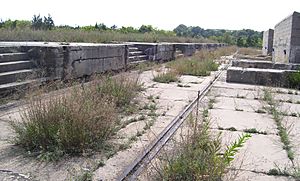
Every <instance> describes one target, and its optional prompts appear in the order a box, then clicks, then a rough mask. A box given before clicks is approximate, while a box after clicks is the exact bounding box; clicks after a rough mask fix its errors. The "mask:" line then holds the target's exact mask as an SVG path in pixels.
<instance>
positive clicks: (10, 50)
mask: <svg viewBox="0 0 300 181" xmlns="http://www.w3.org/2000/svg"><path fill="white" fill-rule="evenodd" d="M17 52H20V47H7V46H2V47H0V53H17Z"/></svg>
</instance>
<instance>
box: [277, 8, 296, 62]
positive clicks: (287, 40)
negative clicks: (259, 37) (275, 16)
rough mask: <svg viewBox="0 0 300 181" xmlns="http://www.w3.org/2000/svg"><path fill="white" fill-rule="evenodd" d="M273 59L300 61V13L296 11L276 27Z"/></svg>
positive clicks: (278, 60)
mask: <svg viewBox="0 0 300 181" xmlns="http://www.w3.org/2000/svg"><path fill="white" fill-rule="evenodd" d="M273 49H274V52H273V61H275V62H284V63H300V13H298V12H294V13H293V14H292V15H290V16H288V17H287V18H285V19H284V20H282V21H281V22H279V23H278V24H277V25H276V26H275V29H274V42H273Z"/></svg>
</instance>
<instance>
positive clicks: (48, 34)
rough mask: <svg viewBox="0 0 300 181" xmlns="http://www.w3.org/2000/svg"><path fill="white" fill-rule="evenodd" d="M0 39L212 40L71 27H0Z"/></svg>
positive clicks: (56, 40)
mask: <svg viewBox="0 0 300 181" xmlns="http://www.w3.org/2000/svg"><path fill="white" fill-rule="evenodd" d="M0 41H45V42H88V43H109V42H128V41H133V42H182V43H188V42H190V43H195V42H198V43H208V42H213V40H208V39H204V38H188V37H178V36H175V35H164V34H156V33H121V32H117V31H84V30H71V29H68V30H66V29H55V30H50V31H46V30H31V29H16V30H8V29H0Z"/></svg>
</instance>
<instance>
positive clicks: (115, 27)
mask: <svg viewBox="0 0 300 181" xmlns="http://www.w3.org/2000/svg"><path fill="white" fill-rule="evenodd" d="M110 29H112V30H116V29H118V27H117V25H112V26H111V27H110Z"/></svg>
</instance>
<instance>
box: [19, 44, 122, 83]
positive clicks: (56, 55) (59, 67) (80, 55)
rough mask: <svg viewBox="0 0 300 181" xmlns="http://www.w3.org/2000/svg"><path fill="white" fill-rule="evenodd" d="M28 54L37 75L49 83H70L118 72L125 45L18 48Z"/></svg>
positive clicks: (120, 67) (57, 45)
mask: <svg viewBox="0 0 300 181" xmlns="http://www.w3.org/2000/svg"><path fill="white" fill-rule="evenodd" d="M21 49H22V51H23V52H28V54H29V56H30V57H31V59H32V60H33V61H34V63H35V65H36V66H37V67H38V68H39V74H40V76H42V77H49V79H70V78H79V77H84V76H89V75H92V74H93V73H103V72H106V71H114V70H120V69H123V68H125V67H126V61H127V54H126V49H127V45H124V44H120V45H117V44H111V45H106V44H70V45H59V44H56V45H51V46H45V45H41V46H31V45H30V46H21Z"/></svg>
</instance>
